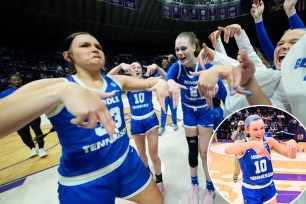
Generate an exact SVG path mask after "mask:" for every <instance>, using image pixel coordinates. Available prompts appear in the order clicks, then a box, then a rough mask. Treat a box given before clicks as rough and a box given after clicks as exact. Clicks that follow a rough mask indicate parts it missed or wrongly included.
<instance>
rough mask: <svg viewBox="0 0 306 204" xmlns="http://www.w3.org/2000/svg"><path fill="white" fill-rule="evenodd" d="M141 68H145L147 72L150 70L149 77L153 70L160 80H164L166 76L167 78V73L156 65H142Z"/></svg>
mask: <svg viewBox="0 0 306 204" xmlns="http://www.w3.org/2000/svg"><path fill="white" fill-rule="evenodd" d="M143 67H144V68H146V69H147V70H150V75H151V73H153V72H154V71H155V70H157V71H158V73H159V74H160V77H161V78H162V79H164V78H166V76H167V72H165V70H164V69H163V68H161V67H160V66H158V65H157V64H151V65H147V66H145V65H144V66H143ZM151 70H152V71H151Z"/></svg>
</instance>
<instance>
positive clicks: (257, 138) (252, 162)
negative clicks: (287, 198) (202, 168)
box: [225, 115, 297, 204]
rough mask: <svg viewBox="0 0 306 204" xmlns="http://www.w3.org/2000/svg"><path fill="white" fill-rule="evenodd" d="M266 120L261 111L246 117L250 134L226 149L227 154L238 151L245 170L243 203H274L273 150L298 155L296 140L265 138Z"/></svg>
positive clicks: (287, 154) (289, 156) (243, 171)
mask: <svg viewBox="0 0 306 204" xmlns="http://www.w3.org/2000/svg"><path fill="white" fill-rule="evenodd" d="M264 126H265V124H264V122H263V120H262V118H261V117H260V116H258V115H250V116H249V117H247V119H246V120H245V130H246V134H247V137H246V138H244V140H238V141H236V142H235V143H234V144H232V145H230V146H228V147H227V148H226V149H225V152H226V153H227V154H237V156H238V159H239V163H240V166H241V171H242V173H243V174H242V179H243V181H242V194H243V199H244V203H252V204H253V203H254V204H257V203H258V204H259V203H269V204H275V203H277V201H276V196H277V193H276V188H275V185H274V182H273V180H272V178H273V167H272V162H271V156H270V155H271V150H274V151H276V152H277V153H279V154H281V155H283V156H286V157H288V158H291V159H294V158H296V152H297V149H296V142H295V141H294V140H289V141H287V142H284V144H283V145H282V144H280V143H279V142H278V141H276V140H275V139H274V138H272V137H269V138H265V137H264V135H265V127H264Z"/></svg>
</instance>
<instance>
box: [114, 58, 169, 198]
mask: <svg viewBox="0 0 306 204" xmlns="http://www.w3.org/2000/svg"><path fill="white" fill-rule="evenodd" d="M146 67H150V68H154V69H157V71H158V72H159V73H160V74H161V77H162V78H165V76H166V74H167V73H166V72H165V71H164V70H163V69H162V68H160V67H159V66H157V65H156V64H152V65H149V66H146ZM121 69H122V70H124V71H128V72H129V73H130V74H131V76H132V77H134V78H138V79H142V78H143V69H142V66H141V65H140V64H139V63H138V62H133V63H132V64H130V65H129V64H125V63H121V64H120V65H119V66H117V67H115V68H113V69H112V70H111V71H109V72H108V75H114V74H118V72H119V71H120V70H121ZM127 97H128V100H129V104H130V110H131V135H132V136H133V137H134V141H135V144H136V147H137V151H138V154H139V156H140V158H141V160H142V161H143V163H144V165H145V166H146V167H147V168H148V169H149V164H148V157H147V154H146V139H147V141H148V148H149V155H150V158H151V161H152V164H153V169H154V172H155V181H156V184H157V186H158V188H159V190H160V191H161V193H162V195H163V196H164V186H163V178H162V172H161V161H160V158H159V156H158V123H159V121H158V118H157V116H156V113H155V111H154V107H153V103H152V92H148V91H128V92H127Z"/></svg>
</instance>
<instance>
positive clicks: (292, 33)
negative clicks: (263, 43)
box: [274, 29, 306, 70]
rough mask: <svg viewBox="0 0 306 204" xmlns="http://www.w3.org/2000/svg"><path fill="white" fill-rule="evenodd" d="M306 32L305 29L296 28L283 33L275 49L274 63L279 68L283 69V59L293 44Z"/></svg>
mask: <svg viewBox="0 0 306 204" xmlns="http://www.w3.org/2000/svg"><path fill="white" fill-rule="evenodd" d="M305 34H306V31H305V30H300V29H295V30H289V31H287V32H286V33H285V34H284V35H283V37H282V38H281V39H280V41H279V42H278V43H277V46H276V48H275V50H274V65H275V67H276V68H277V69H278V70H280V69H281V65H282V61H283V59H284V58H285V56H286V55H287V53H288V52H289V50H290V48H291V47H292V45H294V44H295V43H296V42H297V41H298V40H299V39H301V38H302V37H303V35H305Z"/></svg>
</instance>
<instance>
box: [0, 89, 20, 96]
mask: <svg viewBox="0 0 306 204" xmlns="http://www.w3.org/2000/svg"><path fill="white" fill-rule="evenodd" d="M16 90H17V89H16V88H15V87H11V88H9V89H6V90H4V91H2V92H1V93H0V99H1V98H4V97H7V96H8V95H11V94H12V93H14V92H15V91H16Z"/></svg>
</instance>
